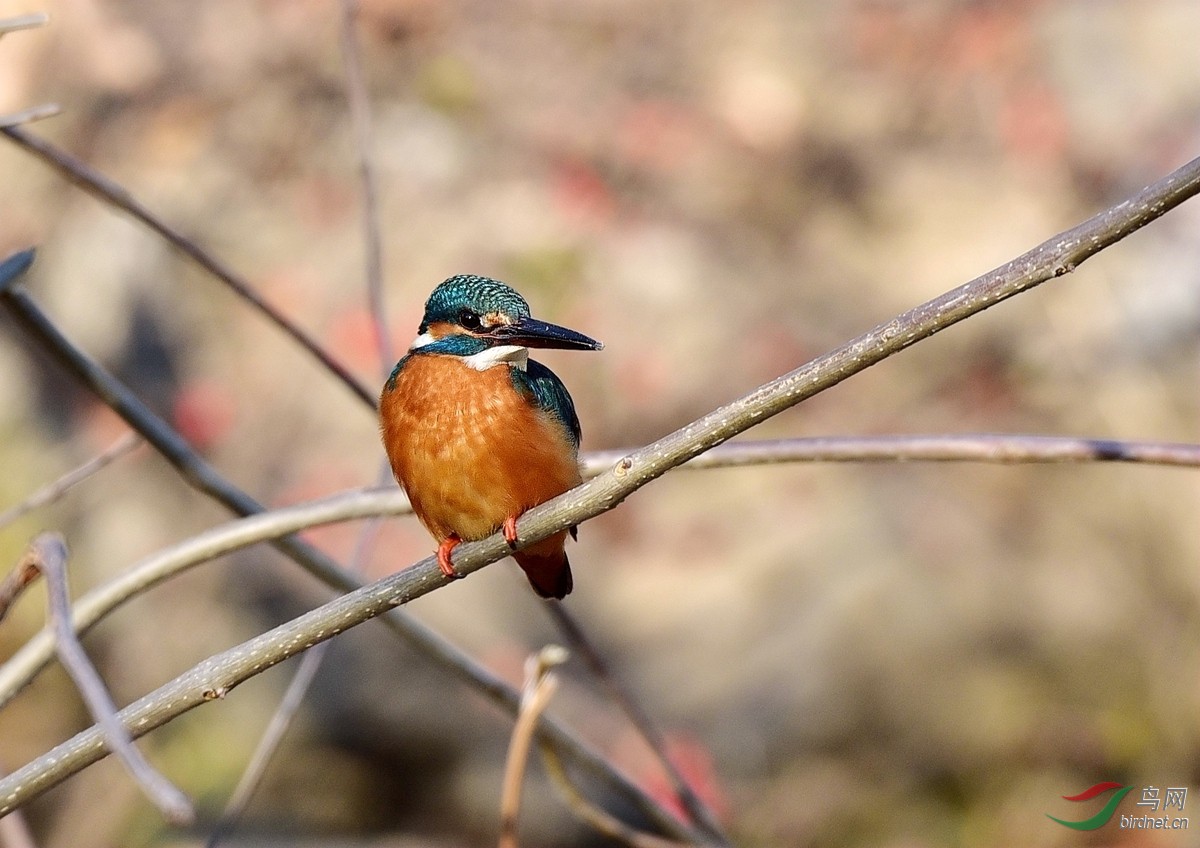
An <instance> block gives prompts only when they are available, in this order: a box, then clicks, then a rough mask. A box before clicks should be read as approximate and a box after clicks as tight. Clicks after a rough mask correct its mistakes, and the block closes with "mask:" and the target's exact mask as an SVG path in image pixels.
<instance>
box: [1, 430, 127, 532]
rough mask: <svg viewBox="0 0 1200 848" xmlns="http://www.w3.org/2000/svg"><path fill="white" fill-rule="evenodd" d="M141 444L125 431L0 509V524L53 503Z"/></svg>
mask: <svg viewBox="0 0 1200 848" xmlns="http://www.w3.org/2000/svg"><path fill="white" fill-rule="evenodd" d="M141 444H142V440H141V439H140V438H139V437H138V435H137V433H126V434H125V435H124V436H122V437H121V438H119V439H117V440H116V441H115V442H113V443H112V444H111V445H109V446H108V447H106V448H105V449H104V450H102V451H101V452H100V453H98V454H96V455H95V456H94V457H92V458H91V459H89V460H88V461H87V462H84V463H83V464H81V465H79V466H77V467H75V468H72V469H71V470H70V471H68V472H67V473H66V474H64V475H62V476H61V477H59V478H58V479H57V480H54V481H53V482H51V483H47V484H46V485H45V486H43V487H41V488H40V489H38V490H37V491H36V492H34V493H33V494H31V495H29V496H28V497H27V498H25V499H24V500H23V501H21V502H20V503H18V504H14V505H13V506H11V507H9V508H8V509H6V510H4V511H3V512H0V527H4V526H5V525H6V524H11V523H12V522H14V521H16V520H17V519H18V518H20V517H21V516H23V515H25V514H27V513H29V512H32V511H33V510H35V509H39V508H40V507H43V506H46V505H47V504H52V503H54V502H55V501H57V500H58V499H59V498H61V497H62V496H63V495H65V494H66V493H67V492H68V491H70V490H71V489H72V488H74V487H75V486H78V485H79V484H80V483H82V482H83V481H84V480H86V479H88V478H89V477H91V476H92V475H93V474H95V473H97V472H98V471H101V470H102V469H104V468H106V467H107V466H109V465H111V464H112V463H114V462H116V461H117V460H118V459H120V458H121V457H123V456H125V455H126V454H128V453H131V452H133V451H134V450H135V449H136V448H138V447H139V446H140V445H141Z"/></svg>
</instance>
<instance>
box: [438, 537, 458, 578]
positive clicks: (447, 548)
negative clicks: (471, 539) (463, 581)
mask: <svg viewBox="0 0 1200 848" xmlns="http://www.w3.org/2000/svg"><path fill="white" fill-rule="evenodd" d="M460 542H462V539H460V538H458V537H457V536H450V537H448V538H445V539H443V540H442V543H441V544H440V545H438V551H437V558H438V568H440V569H441V570H442V574H445V575H446V576H447V577H449V578H450V579H451V580H457V579H458V578H460V577H462V575H461V574H459V573H458V572H457V571H455V570H454V564H453V563H451V562H450V552H451V551H453V550H454V549H455V548H456V547H458V545H459V543H460Z"/></svg>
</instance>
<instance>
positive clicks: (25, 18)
mask: <svg viewBox="0 0 1200 848" xmlns="http://www.w3.org/2000/svg"><path fill="white" fill-rule="evenodd" d="M49 22H50V16H49V15H47V14H46V13H45V12H33V13H31V14H28V15H17V16H16V17H13V18H0V37H2V36H5V35H8V34H9V33H10V32H17V31H18V30H22V29H34V28H36V27H40V26H45V25H46V24H48V23H49Z"/></svg>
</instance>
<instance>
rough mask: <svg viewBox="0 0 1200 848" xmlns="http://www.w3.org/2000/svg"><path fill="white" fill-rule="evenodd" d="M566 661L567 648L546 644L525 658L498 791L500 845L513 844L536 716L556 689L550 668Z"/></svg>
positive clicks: (511, 846) (503, 847) (504, 847)
mask: <svg viewBox="0 0 1200 848" xmlns="http://www.w3.org/2000/svg"><path fill="white" fill-rule="evenodd" d="M566 661H567V651H566V649H564V648H562V647H561V646H559V645H547V646H546V647H544V648H542V649H541V650H540V651H538V652H537V653H536V654H533V655H532V656H530V657H529V658H528V659H526V660H525V685H524V687H523V688H522V689H521V708H520V709H519V710H518V711H517V720H516V723H515V724H514V725H513V730H512V736H511V737H510V738H509V742H508V756H506V757H505V759H504V781H503V785H502V789H501V792H500V840H499V843H498V844H499V847H500V848H517V817H518V814H519V813H520V811H521V785H522V783H523V782H524V777H525V768H526V766H527V764H528V763H529V747H530V745H531V744H532V742H533V734H534V731H535V730H536V729H537V725H538V720H539V719H540V718H541V717H542V713H544V712H545V711H546V707H548V706H550V699H551V698H553V697H554V693H555V692H557V691H558V676H557V675H556V674H554V672H553V671H552V670H551V669H553V668H554V667H555V666H556V665H562V664H563V663H565V662H566Z"/></svg>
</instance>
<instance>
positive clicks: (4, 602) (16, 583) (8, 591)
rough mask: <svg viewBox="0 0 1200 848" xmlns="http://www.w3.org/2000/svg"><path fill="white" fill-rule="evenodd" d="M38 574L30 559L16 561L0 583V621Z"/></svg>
mask: <svg viewBox="0 0 1200 848" xmlns="http://www.w3.org/2000/svg"><path fill="white" fill-rule="evenodd" d="M40 573H41V571H40V570H39V569H38V567H37V563H36V562H34V561H33V560H32V559H31V558H30V557H28V556H23V557H21V559H20V560H18V561H17V564H16V565H15V566H13V569H12V571H10V572H9V573H8V576H7V577H5V578H4V580H3V582H0V621H3V620H4V617H5V616H6V615H8V611H9V610H10V609H11V608H12V605H13V604H14V603H15V602H16V600H17V598H19V597H21V595H22V593H24V591H25V590H26V589H27V588H29V586H30V585H31V584H32V583H33V581H34V580H36V579H37V576H38V574H40Z"/></svg>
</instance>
